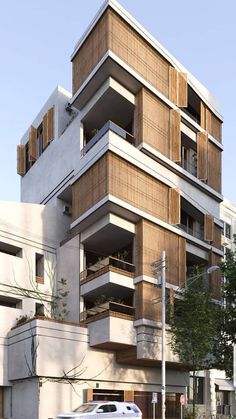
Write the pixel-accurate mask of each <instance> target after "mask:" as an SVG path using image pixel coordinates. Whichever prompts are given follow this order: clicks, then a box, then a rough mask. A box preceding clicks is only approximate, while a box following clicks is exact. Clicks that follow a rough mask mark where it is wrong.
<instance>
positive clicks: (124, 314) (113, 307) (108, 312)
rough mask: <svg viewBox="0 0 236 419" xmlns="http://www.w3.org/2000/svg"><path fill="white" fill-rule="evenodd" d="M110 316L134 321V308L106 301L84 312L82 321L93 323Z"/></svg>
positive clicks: (81, 317) (81, 316)
mask: <svg viewBox="0 0 236 419" xmlns="http://www.w3.org/2000/svg"><path fill="white" fill-rule="evenodd" d="M108 316H114V317H119V318H121V319H122V318H123V319H127V320H134V307H133V306H129V305H126V304H122V303H118V302H115V301H106V302H104V303H102V304H99V305H95V306H94V307H92V308H89V309H87V310H85V311H83V312H82V313H81V314H80V320H81V321H82V322H83V321H86V322H91V321H95V320H98V319H101V318H104V317H108Z"/></svg>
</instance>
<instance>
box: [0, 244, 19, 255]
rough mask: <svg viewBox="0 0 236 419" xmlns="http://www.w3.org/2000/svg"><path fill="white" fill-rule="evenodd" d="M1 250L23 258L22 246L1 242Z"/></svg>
mask: <svg viewBox="0 0 236 419" xmlns="http://www.w3.org/2000/svg"><path fill="white" fill-rule="evenodd" d="M0 252H1V253H6V254H7V255H11V256H17V257H19V258H22V249H21V248H20V247H17V246H13V245H12V244H9V243H5V242H0Z"/></svg>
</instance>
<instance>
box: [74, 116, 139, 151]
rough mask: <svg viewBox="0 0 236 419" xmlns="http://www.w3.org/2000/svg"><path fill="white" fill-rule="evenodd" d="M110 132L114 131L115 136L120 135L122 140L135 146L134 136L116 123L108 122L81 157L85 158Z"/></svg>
mask: <svg viewBox="0 0 236 419" xmlns="http://www.w3.org/2000/svg"><path fill="white" fill-rule="evenodd" d="M109 130H111V131H113V132H114V133H115V134H118V135H119V136H120V137H121V138H123V139H124V140H126V141H128V142H129V143H130V144H133V145H134V137H133V135H131V134H130V133H129V132H127V131H125V130H124V129H123V128H121V127H119V126H118V125H116V124H115V123H114V122H112V121H108V122H106V123H105V125H103V127H102V128H101V129H100V130H99V131H98V132H97V134H95V135H94V137H93V138H92V139H91V140H90V141H89V142H88V143H87V144H86V145H85V146H84V147H83V148H82V150H81V156H82V157H83V156H84V155H85V154H86V153H87V152H88V151H89V150H90V149H91V148H92V147H93V146H94V145H95V144H96V143H97V142H98V141H99V140H100V139H101V138H102V137H103V136H104V135H105V134H106V132H107V131H109Z"/></svg>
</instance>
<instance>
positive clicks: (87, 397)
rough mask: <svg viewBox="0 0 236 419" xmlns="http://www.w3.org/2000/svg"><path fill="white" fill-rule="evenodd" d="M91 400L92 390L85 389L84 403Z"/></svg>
mask: <svg viewBox="0 0 236 419" xmlns="http://www.w3.org/2000/svg"><path fill="white" fill-rule="evenodd" d="M92 400H93V388H87V390H86V402H89V401H92Z"/></svg>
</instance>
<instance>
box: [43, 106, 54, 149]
mask: <svg viewBox="0 0 236 419" xmlns="http://www.w3.org/2000/svg"><path fill="white" fill-rule="evenodd" d="M53 139H54V108H50V109H49V110H48V111H47V113H46V114H45V115H44V117H43V148H45V147H47V145H48V144H49V143H50V142H51V141H52V140H53Z"/></svg>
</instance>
